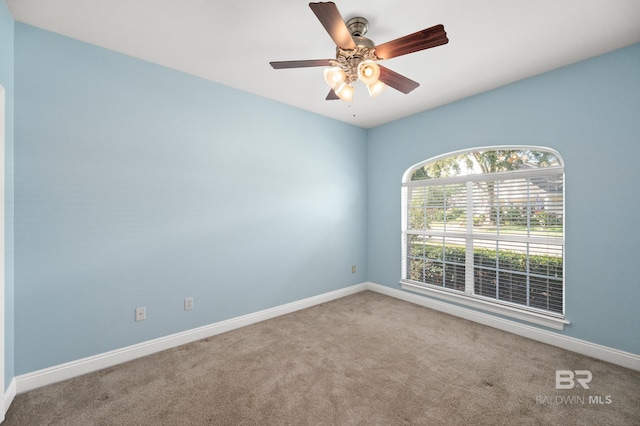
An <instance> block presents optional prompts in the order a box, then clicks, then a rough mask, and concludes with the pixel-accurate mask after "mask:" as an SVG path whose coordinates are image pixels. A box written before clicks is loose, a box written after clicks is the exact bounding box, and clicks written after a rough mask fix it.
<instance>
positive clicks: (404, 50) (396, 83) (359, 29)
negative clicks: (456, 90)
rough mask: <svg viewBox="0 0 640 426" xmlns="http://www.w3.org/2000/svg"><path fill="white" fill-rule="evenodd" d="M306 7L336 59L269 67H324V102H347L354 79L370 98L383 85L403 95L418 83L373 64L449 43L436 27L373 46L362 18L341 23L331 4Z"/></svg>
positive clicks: (281, 62)
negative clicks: (332, 45)
mask: <svg viewBox="0 0 640 426" xmlns="http://www.w3.org/2000/svg"><path fill="white" fill-rule="evenodd" d="M309 7H310V8H311V10H312V11H313V13H315V15H316V17H317V18H318V20H319V21H320V23H321V24H322V25H323V26H324V28H325V30H327V32H328V33H329V36H331V38H332V39H333V41H334V42H335V44H336V58H335V59H311V60H300V61H276V62H270V64H271V66H272V67H273V68H274V69H284V68H305V67H328V68H325V69H324V79H325V81H326V82H327V84H328V85H329V87H330V88H331V90H330V91H329V94H328V95H327V98H326V99H327V100H333V99H342V100H344V101H347V102H351V100H352V99H353V91H354V89H353V83H355V82H356V81H357V80H360V81H362V82H363V83H364V84H366V85H367V88H368V90H369V95H370V96H372V97H376V96H378V95H379V94H380V92H382V90H384V88H385V87H386V86H387V85H388V86H391V87H393V88H394V89H396V90H399V91H400V92H402V93H405V94H407V93H409V92H411V91H412V90H413V89H415V88H416V87H418V86H419V85H420V83H418V82H415V81H413V80H411V79H409V78H407V77H405V76H403V75H401V74H398V73H397V72H395V71H392V70H390V69H389V68H386V67H384V66H382V65H378V63H377V62H378V61H381V60H384V59H391V58H395V57H397V56H402V55H406V54H409V53H413V52H418V51H420V50H425V49H429V48H431V47H436V46H440V45H443V44H447V43H448V42H449V39H448V38H447V33H446V32H445V31H444V26H443V25H436V26H433V27H431V28H426V29H424V30H421V31H418V32H415V33H413V34H409V35H406V36H404V37H400V38H397V39H395V40H392V41H389V42H386V43H383V44H379V45H377V46H376V45H374V43H373V42H372V41H371V40H370V39H368V38H366V37H364V35H365V33H366V32H367V30H368V27H369V22H368V21H367V20H366V19H364V18H361V17H356V18H351V19H349V20H348V21H347V22H346V23H345V21H344V20H343V19H342V15H340V12H339V11H338V8H337V7H336V5H335V3H333V2H323V3H309Z"/></svg>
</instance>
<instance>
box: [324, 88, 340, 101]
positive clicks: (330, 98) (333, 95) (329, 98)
mask: <svg viewBox="0 0 640 426" xmlns="http://www.w3.org/2000/svg"><path fill="white" fill-rule="evenodd" d="M336 99H340V96H338V95H336V92H334V91H333V89H329V93H328V94H327V97H326V98H325V100H327V101H335V100H336Z"/></svg>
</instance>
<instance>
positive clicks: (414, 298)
mask: <svg viewBox="0 0 640 426" xmlns="http://www.w3.org/2000/svg"><path fill="white" fill-rule="evenodd" d="M365 284H366V289H367V290H371V291H375V292H377V293H381V294H385V295H387V296H391V297H395V298H396V299H400V300H404V301H406V302H410V303H414V304H416V305H420V306H424V307H426V308H430V309H433V310H436V311H440V312H444V313H447V314H451V315H455V316H457V317H461V318H464V319H468V320H470V321H474V322H477V323H480V324H484V325H487V326H489V327H493V328H497V329H500V330H503V331H507V332H509V333H513V334H517V335H519V336H523V337H527V338H529V339H531V340H536V341H538V342H543V343H547V344H549V345H552V346H557V347H559V348H562V349H566V350H569V351H572V352H576V353H579V354H582V355H587V356H590V357H592V358H596V359H599V360H602V361H606V362H610V363H611V364H616V365H620V366H622V367H626V368H630V369H632V370H636V371H640V355H637V354H633V353H631V352H625V351H621V350H618V349H614V348H610V347H608V346H603V345H598V344H596V343H591V342H588V341H586V340H581V339H576V338H575V337H570V336H565V335H563V334H559V333H555V332H552V331H547V330H544V329H541V328H537V327H533V326H530V325H526V324H521V323H519V322H515V321H511V320H508V319H503V318H500V317H496V316H494V315H489V314H485V313H482V312H478V311H475V310H473V309H468V308H464V307H461V306H457V305H453V304H450V303H446V302H442V301H440V300H437V299H433V298H428V297H423V296H419V295H417V294H413V293H408V292H406V291H402V290H397V289H394V288H391V287H386V286H383V285H380V284H375V283H371V282H367V283H365Z"/></svg>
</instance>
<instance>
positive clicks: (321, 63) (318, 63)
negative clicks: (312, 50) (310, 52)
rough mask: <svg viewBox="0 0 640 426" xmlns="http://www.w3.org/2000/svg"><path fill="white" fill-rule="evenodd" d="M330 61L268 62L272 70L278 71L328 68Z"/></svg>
mask: <svg viewBox="0 0 640 426" xmlns="http://www.w3.org/2000/svg"><path fill="white" fill-rule="evenodd" d="M330 61H331V59H311V60H306V61H304V60H303V61H279V62H278V61H276V62H269V64H271V66H272V67H273V69H276V70H279V69H283V68H305V67H329V66H331V62H330Z"/></svg>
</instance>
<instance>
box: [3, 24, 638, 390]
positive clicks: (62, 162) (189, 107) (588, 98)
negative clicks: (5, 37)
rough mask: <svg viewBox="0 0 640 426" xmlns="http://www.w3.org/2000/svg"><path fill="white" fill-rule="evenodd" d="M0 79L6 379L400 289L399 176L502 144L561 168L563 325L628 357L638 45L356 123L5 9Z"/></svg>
mask: <svg viewBox="0 0 640 426" xmlns="http://www.w3.org/2000/svg"><path fill="white" fill-rule="evenodd" d="M0 19H5V20H8V22H10V23H11V25H13V20H12V19H10V16H7V17H4V16H0ZM5 46H7V47H8V48H13V46H12V43H8V44H6V43H4V42H3V44H2V45H1V46H0V48H2V49H4V48H5ZM13 57H14V54H13V53H11V54H9V55H7V54H6V52H5V51H4V50H3V53H2V56H0V66H5V67H7V61H8V62H10V63H12V62H13ZM5 69H9V70H10V71H11V65H9V66H8V68H5ZM0 72H1V71H0ZM5 74H6V72H5ZM5 74H0V78H5V79H6V78H7V77H6V76H5ZM12 75H13V74H12ZM12 78H13V77H12ZM3 85H4V82H3ZM15 92H16V97H15V101H14V102H15V140H16V152H15V281H16V283H17V284H16V286H15V287H16V288H15V336H16V337H15V374H22V373H27V372H31V371H34V370H38V369H41V368H45V367H48V366H52V365H57V364H60V363H63V362H67V361H72V360H76V359H78V358H82V357H85V356H89V355H93V354H98V353H102V352H105V351H108V350H112V349H116V348H120V347H123V346H126V345H130V344H134V343H138V342H142V341H145V340H149V339H152V338H155V337H160V336H165V335H167V334H170V333H174V332H178V331H182V330H186V329H190V328H193V327H197V326H200V325H204V324H209V323H212V322H216V321H220V320H223V319H226V318H231V317H235V316H238V315H242V314H245V313H250V312H254V311H257V310H260V309H264V308H268V307H271V306H275V305H280V304H283V303H287V302H290V301H294V300H299V299H302V298H304V297H309V296H313V295H316V294H320V293H323V292H327V291H331V290H334V289H337V288H341V287H344V286H348V285H351V284H355V283H359V282H362V281H365V280H369V281H373V282H377V283H380V284H384V285H387V286H390V287H395V288H397V287H398V280H399V278H400V245H399V242H400V204H399V203H400V179H401V176H402V174H403V172H404V171H405V170H406V169H407V168H408V167H409V166H411V165H412V164H414V163H416V162H418V161H421V160H424V159H426V158H429V157H432V156H435V155H439V154H442V153H445V152H449V151H453V150H458V149H463V148H470V147H477V146H483V145H496V144H528V145H543V146H548V147H550V148H553V149H556V150H557V151H559V152H560V153H561V154H562V156H563V158H564V160H565V162H566V173H567V183H566V186H567V200H566V201H567V202H566V205H567V207H566V209H567V232H566V240H567V257H566V266H567V317H568V319H569V320H570V321H571V322H572V324H571V326H569V327H567V328H566V329H565V333H566V334H568V335H571V336H575V337H578V338H581V339H585V340H588V341H592V342H595V343H600V344H603V345H607V346H611V347H614V348H619V349H622V350H626V351H630V352H634V353H640V335H639V333H640V332H639V331H638V328H637V324H638V320H639V319H640V316H639V314H638V309H637V299H638V296H639V295H640V289H639V285H638V280H637V273H634V271H633V270H632V268H631V267H630V266H629V265H633V264H634V262H635V261H636V259H637V258H638V255H639V254H640V245H639V244H640V243H639V242H638V238H637V232H636V231H635V228H634V227H633V224H634V223H635V215H634V211H637V209H638V208H639V207H640V194H639V192H638V191H637V188H636V187H635V182H637V181H638V178H639V176H638V175H639V173H640V172H639V168H638V167H637V163H638V160H637V159H638V158H639V154H640V136H639V135H640V124H638V121H640V120H638V117H639V116H640V114H639V113H640V96H639V94H640V45H635V46H631V47H629V48H626V49H622V50H620V51H617V52H613V53H611V54H608V55H605V56H602V57H599V58H595V59H593V60H589V61H585V62H582V63H580V64H576V65H573V66H570V67H566V68H563V69H561V70H557V71H554V72H550V73H547V74H544V75H541V76H538V77H535V78H532V79H529V80H525V81H522V82H519V83H517V84H514V85H510V86H508V87H504V88H501V89H498V90H495V91H492V92H489V93H486V94H483V95H480V96H476V97H473V98H469V99H466V100H463V101H460V102H456V103H454V104H451V105H448V106H445V107H442V108H438V109H435V110H432V111H428V112H425V113H423V114H419V115H416V116H413V117H409V118H407V119H404V120H400V121H397V122H394V123H390V124H388V125H385V126H381V127H378V128H375V129H371V130H369V131H365V130H363V129H358V128H355V127H352V126H349V125H346V124H343V123H339V122H336V121H333V120H329V119H325V118H322V117H319V116H316V115H313V114H310V113H307V112H304V111H300V110H297V109H294V108H291V107H288V106H285V105H282V104H279V103H276V102H273V101H270V100H266V99H263V98H259V97H256V96H253V95H249V94H246V93H243V92H240V91H236V90H234V89H230V88H227V87H224V86H221V85H217V84H215V83H211V82H207V81H204V80H201V79H198V78H195V77H191V76H188V75H185V74H182V73H179V72H175V71H172V70H168V69H165V68H162V67H159V66H155V65H152V64H149V63H146V62H143V61H139V60H136V59H133V58H130V57H126V56H123V55H119V54H117V53H114V52H110V51H107V50H104V49H101V48H97V47H95V46H90V45H87V44H84V43H81V42H77V41H73V40H70V39H67V38H65V37H62V36H59V35H55V34H52V33H49V32H46V31H42V30H39V29H36V28H33V27H30V26H27V25H23V24H20V23H16V24H15ZM10 112H13V111H10ZM11 142H13V140H11ZM12 146H13V144H12V145H11V147H12ZM9 149H10V148H8V153H9ZM10 154H11V156H13V152H11V153H10ZM9 173H10V168H9V165H8V166H7V175H8V178H9ZM12 189H13V188H12V187H8V188H7V200H8V202H9V201H10V200H9V197H10V195H9V192H10V191H12ZM11 194H13V193H12V192H11ZM11 198H13V195H11ZM7 209H8V210H7V212H8V213H7V215H9V214H10V212H9V204H8V207H7ZM612 215H613V216H612ZM12 217H13V216H12ZM609 217H614V218H615V220H608V219H607V218H609ZM603 218H604V219H603ZM10 238H11V242H12V241H13V236H12V235H11V236H10ZM9 243H10V241H9V240H8V241H7V244H8V245H9ZM10 255H12V253H11V254H9V252H8V254H7V260H8V259H9V256H10ZM11 263H13V262H11ZM352 264H356V265H358V266H359V268H358V273H357V274H351V265H352ZM10 267H11V266H10V265H8V266H7V268H8V269H7V271H8V272H7V280H9V274H10V271H9V268H10ZM11 274H13V272H12V271H11ZM11 278H13V275H11ZM12 290H13V282H11V286H10V288H8V291H7V294H8V297H9V296H10V297H11V298H13V294H10V292H11V291H12ZM188 296H192V297H194V299H195V309H194V310H193V311H190V312H185V311H183V310H182V299H183V298H184V297H188ZM136 306H146V307H147V311H148V312H147V316H148V319H147V320H146V321H143V322H139V323H136V322H134V321H133V312H134V308H135V307H136ZM10 308H11V307H9V306H8V307H7V310H8V312H7V317H8V318H9V314H10V312H9V309H10ZM10 317H11V318H10V321H13V318H14V315H13V314H12V315H11V316H10ZM10 338H11V339H13V330H9V329H8V330H7V339H8V340H9V339H10ZM10 352H11V353H10ZM7 357H11V362H9V360H8V367H7V368H8V369H10V371H8V372H7V375H8V379H10V378H11V377H12V376H13V375H14V374H13V372H14V370H13V359H14V358H13V351H8V353H7ZM9 363H10V364H11V365H10V366H9Z"/></svg>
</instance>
